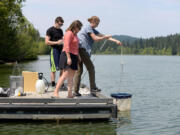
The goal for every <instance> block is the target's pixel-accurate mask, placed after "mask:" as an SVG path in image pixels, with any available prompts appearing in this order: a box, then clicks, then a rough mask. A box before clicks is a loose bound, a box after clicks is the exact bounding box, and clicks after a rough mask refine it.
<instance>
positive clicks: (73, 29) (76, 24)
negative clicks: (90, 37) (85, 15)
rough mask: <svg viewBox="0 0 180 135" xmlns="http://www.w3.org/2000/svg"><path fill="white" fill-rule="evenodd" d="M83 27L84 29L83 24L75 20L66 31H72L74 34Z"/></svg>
mask: <svg viewBox="0 0 180 135" xmlns="http://www.w3.org/2000/svg"><path fill="white" fill-rule="evenodd" d="M81 27H82V23H81V22H80V21H79V20H75V21H73V22H72V23H71V25H70V26H69V27H68V28H67V30H66V31H68V30H70V31H72V32H74V31H75V29H76V28H78V29H79V30H80V29H81Z"/></svg>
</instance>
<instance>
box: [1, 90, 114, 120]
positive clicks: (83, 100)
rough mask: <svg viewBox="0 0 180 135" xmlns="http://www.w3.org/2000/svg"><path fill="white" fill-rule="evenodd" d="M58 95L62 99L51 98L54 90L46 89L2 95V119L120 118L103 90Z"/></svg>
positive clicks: (62, 92)
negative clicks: (48, 90) (17, 95)
mask: <svg viewBox="0 0 180 135" xmlns="http://www.w3.org/2000/svg"><path fill="white" fill-rule="evenodd" d="M59 95H60V98H51V96H52V92H47V93H45V94H37V93H27V95H26V96H22V97H9V98H7V97H1V98H0V119H33V120H38V119H40V120H41V119H44V120H46V119H47V120H49V119H52V120H53V119H59V120H70V119H72V120H74V119H75V120H77V119H109V118H116V117H117V107H116V105H114V104H113V99H112V98H110V97H106V96H104V95H102V94H101V93H93V94H90V93H89V94H87V93H86V94H83V96H81V97H76V98H66V96H67V91H61V92H60V93H59Z"/></svg>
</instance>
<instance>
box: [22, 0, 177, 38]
mask: <svg viewBox="0 0 180 135" xmlns="http://www.w3.org/2000/svg"><path fill="white" fill-rule="evenodd" d="M23 5H24V7H23V14H24V15H25V16H26V18H27V19H28V20H29V21H30V22H31V23H32V24H33V25H34V27H35V28H36V29H38V30H39V32H40V34H41V36H43V37H44V36H45V35H46V30H47V29H48V28H49V27H50V26H52V25H53V24H54V19H55V18H56V17H57V16H62V17H63V18H64V21H65V23H64V25H63V27H62V29H63V30H65V29H66V28H67V27H68V26H69V24H70V23H71V22H72V21H74V20H77V19H79V20H80V21H81V22H82V23H83V24H84V25H86V24H87V23H88V22H87V19H88V18H89V17H91V16H93V15H96V16H99V18H100V20H101V22H100V25H99V26H98V28H97V30H99V31H100V32H101V33H103V34H109V35H129V36H134V37H142V38H150V37H156V36H167V35H170V34H175V33H180V26H179V25H180V0H26V2H25V3H24V4H23Z"/></svg>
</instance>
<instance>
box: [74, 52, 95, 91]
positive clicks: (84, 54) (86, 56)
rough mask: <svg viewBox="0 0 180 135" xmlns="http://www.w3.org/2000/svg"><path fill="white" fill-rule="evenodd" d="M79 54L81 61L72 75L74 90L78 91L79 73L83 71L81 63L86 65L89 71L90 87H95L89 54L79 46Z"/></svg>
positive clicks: (93, 70)
mask: <svg viewBox="0 0 180 135" xmlns="http://www.w3.org/2000/svg"><path fill="white" fill-rule="evenodd" d="M79 55H80V57H81V62H79V64H78V70H77V71H76V73H75V77H74V91H75V92H78V91H79V87H80V83H81V75H82V73H83V64H84V65H85V66H86V68H87V71H88V73H89V81H90V89H92V88H96V83H95V69H94V65H93V62H92V61H91V59H90V56H89V54H88V53H87V52H86V50H85V49H84V48H79Z"/></svg>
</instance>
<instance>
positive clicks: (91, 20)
mask: <svg viewBox="0 0 180 135" xmlns="http://www.w3.org/2000/svg"><path fill="white" fill-rule="evenodd" d="M88 22H90V23H99V22H100V19H99V17H97V16H92V17H91V18H88Z"/></svg>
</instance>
